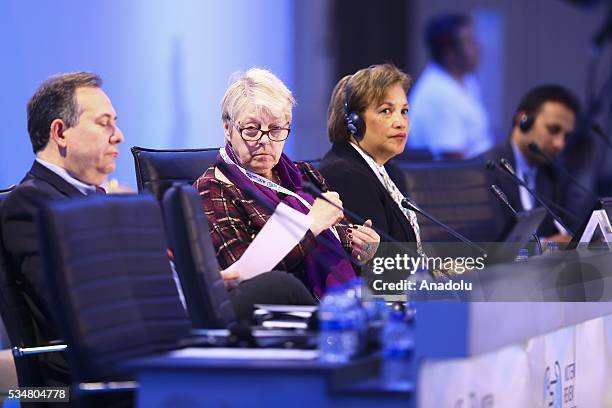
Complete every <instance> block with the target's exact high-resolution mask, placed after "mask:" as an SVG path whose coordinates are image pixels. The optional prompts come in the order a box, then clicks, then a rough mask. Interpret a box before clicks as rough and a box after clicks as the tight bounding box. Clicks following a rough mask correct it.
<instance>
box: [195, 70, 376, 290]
mask: <svg viewBox="0 0 612 408" xmlns="http://www.w3.org/2000/svg"><path fill="white" fill-rule="evenodd" d="M294 104H295V101H294V99H293V96H292V94H291V92H290V91H289V89H287V87H286V86H285V85H284V84H283V82H282V81H281V80H280V79H278V78H277V77H276V76H275V75H274V74H272V73H271V72H269V71H267V70H263V69H258V68H252V69H249V70H248V71H247V72H246V73H244V74H243V75H241V76H239V77H238V78H237V79H236V80H235V82H233V83H232V84H231V85H230V87H229V88H228V90H227V91H226V93H225V96H224V97H223V100H222V102H221V109H222V116H221V119H222V122H223V133H224V141H225V146H224V147H223V148H221V149H220V151H219V156H218V157H217V159H216V163H215V165H214V166H212V167H210V168H209V169H207V170H206V172H205V173H204V174H203V175H202V176H201V177H200V178H199V179H198V180H197V181H196V183H195V186H196V188H197V189H198V191H199V192H200V195H201V197H202V201H203V205H204V209H205V212H206V215H207V217H208V220H209V223H210V226H211V236H212V240H213V244H214V245H215V248H216V250H217V258H218V260H219V263H220V265H221V267H222V268H225V271H227V272H225V271H224V274H225V275H224V276H227V277H228V278H227V279H233V278H235V274H239V271H232V268H231V265H232V264H233V263H234V262H236V261H237V260H238V259H239V258H240V256H241V255H242V254H243V253H244V251H245V250H246V248H247V247H248V246H249V244H250V243H251V242H252V241H253V239H254V238H255V236H256V235H257V234H258V232H259V231H260V230H261V229H262V228H263V226H264V225H265V224H266V222H267V221H268V219H269V218H270V216H271V214H270V211H269V208H271V207H275V206H276V205H278V204H279V203H281V202H282V203H284V204H286V205H288V206H290V207H291V208H293V209H295V210H297V211H300V212H302V213H304V214H307V215H309V216H310V217H312V218H313V220H314V222H313V224H312V226H311V227H310V229H309V230H308V231H307V232H306V234H305V235H304V236H303V237H302V239H301V241H300V242H299V244H298V245H296V246H295V247H294V248H293V249H292V250H291V251H290V253H289V254H288V255H287V256H286V257H285V258H284V259H283V260H282V261H281V262H280V263H279V264H278V265H277V267H276V268H275V269H278V270H282V271H285V272H286V273H289V274H290V275H291V277H297V278H298V279H299V280H300V281H301V282H302V283H304V284H305V285H306V287H307V288H308V289H309V290H310V292H311V293H312V294H314V295H315V296H316V297H320V296H322V295H323V294H324V293H325V290H326V289H327V288H328V287H330V286H333V285H339V284H342V283H344V282H347V281H349V280H350V279H352V278H353V277H355V270H354V269H353V265H352V264H351V262H350V261H349V260H348V259H347V257H346V254H345V253H344V251H348V252H352V254H353V255H354V256H355V257H357V258H358V259H359V260H360V261H362V262H365V261H368V260H369V259H371V257H372V256H373V255H374V252H375V249H376V245H371V244H372V243H376V244H377V243H378V241H379V238H378V235H377V234H376V232H374V231H373V230H372V229H371V228H369V226H368V225H360V226H357V227H352V228H347V226H346V225H339V224H340V223H341V221H342V220H343V211H342V210H341V208H342V201H341V200H340V197H339V196H338V193H336V192H333V191H327V192H326V193H324V195H325V197H326V198H327V199H328V200H330V201H331V202H333V203H335V204H336V206H337V207H340V209H339V208H337V207H336V206H333V205H330V204H329V203H328V202H326V201H324V200H322V199H320V198H317V199H314V198H313V197H312V196H310V195H309V194H307V193H306V192H305V191H304V190H303V189H302V186H303V183H304V181H305V180H307V181H309V182H313V183H314V184H316V185H317V186H318V187H319V188H320V189H322V190H328V189H329V188H328V186H327V184H326V182H325V180H324V179H323V178H322V177H321V175H320V174H319V173H318V172H317V171H316V170H315V169H314V168H313V167H312V166H311V165H309V164H308V163H300V162H293V161H291V160H290V159H289V158H288V157H287V156H286V155H285V154H284V153H283V148H284V145H285V141H286V140H287V138H288V137H289V134H290V133H291V119H292V108H293V106H294ZM223 169H225V170H223ZM249 189H250V190H253V189H254V190H255V191H256V192H257V194H258V195H259V197H260V199H259V200H253V199H251V197H249V196H247V195H246V194H245V191H246V190H249ZM260 201H261V202H260ZM268 274H269V273H266V274H263V275H260V276H265V275H268ZM256 279H257V278H256ZM261 279H262V280H265V279H268V278H261ZM270 279H273V278H270ZM247 282H249V281H247ZM247 282H245V283H243V284H240V285H238V289H240V287H241V286H242V285H245V284H246V283H247ZM263 286H265V285H262V287H261V288H260V289H259V292H264V291H265V288H264V287H263ZM268 295H269V296H272V295H271V294H269V293H268ZM280 295H282V293H281V294H279V296H280Z"/></svg>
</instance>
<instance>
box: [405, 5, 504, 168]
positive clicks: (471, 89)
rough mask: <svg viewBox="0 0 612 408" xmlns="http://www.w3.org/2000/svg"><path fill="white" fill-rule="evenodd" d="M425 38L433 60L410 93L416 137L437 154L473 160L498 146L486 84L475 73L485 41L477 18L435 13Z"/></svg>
mask: <svg viewBox="0 0 612 408" xmlns="http://www.w3.org/2000/svg"><path fill="white" fill-rule="evenodd" d="M425 40H426V43H427V48H428V51H429V54H430V56H431V62H430V63H429V64H428V65H427V66H426V67H425V70H424V71H423V73H422V74H421V76H420V77H419V78H418V80H417V82H416V84H415V86H414V88H413V91H412V92H411V94H410V122H411V131H410V140H409V142H408V143H409V146H410V147H413V148H427V149H429V150H430V151H431V153H432V154H433V156H434V158H436V159H438V160H441V159H468V158H472V157H474V156H476V155H478V154H480V153H482V152H484V151H485V150H487V149H489V148H490V147H491V146H492V145H493V138H492V136H491V133H490V129H489V121H488V118H487V114H486V112H485V109H484V106H483V103H482V98H481V94H480V87H479V85H478V82H477V80H476V77H475V76H474V75H473V73H474V71H475V69H476V67H477V66H478V62H479V59H480V45H479V44H478V42H477V40H476V37H475V35H474V30H473V28H472V24H471V21H470V19H469V18H468V17H466V16H464V15H460V14H444V15H439V16H436V17H434V18H433V19H431V20H430V21H429V23H428V24H427V27H426V32H425Z"/></svg>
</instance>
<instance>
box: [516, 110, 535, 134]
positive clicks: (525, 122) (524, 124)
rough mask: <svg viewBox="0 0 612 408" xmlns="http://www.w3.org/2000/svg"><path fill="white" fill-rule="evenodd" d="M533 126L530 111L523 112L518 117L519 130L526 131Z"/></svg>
mask: <svg viewBox="0 0 612 408" xmlns="http://www.w3.org/2000/svg"><path fill="white" fill-rule="evenodd" d="M532 126H533V115H532V114H531V113H523V114H522V115H521V117H520V118H519V129H521V132H523V133H527V132H529V129H531V127H532Z"/></svg>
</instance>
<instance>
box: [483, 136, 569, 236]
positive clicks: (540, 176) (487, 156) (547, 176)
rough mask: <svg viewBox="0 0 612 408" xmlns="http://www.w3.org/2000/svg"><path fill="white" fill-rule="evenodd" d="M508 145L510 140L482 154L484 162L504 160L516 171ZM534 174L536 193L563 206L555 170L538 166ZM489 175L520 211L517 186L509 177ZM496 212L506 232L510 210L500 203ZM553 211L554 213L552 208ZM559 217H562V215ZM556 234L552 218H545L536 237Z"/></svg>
mask: <svg viewBox="0 0 612 408" xmlns="http://www.w3.org/2000/svg"><path fill="white" fill-rule="evenodd" d="M510 143H511V142H510V140H507V141H505V142H503V143H500V144H498V145H496V146H494V147H493V148H491V149H490V150H488V151H487V152H485V153H483V156H484V160H493V161H495V162H498V161H499V160H500V159H502V158H505V159H507V160H508V161H509V162H510V163H511V164H512V167H514V168H515V169H516V160H515V159H514V152H513V150H512V145H511V144H510ZM536 174H537V175H536V192H537V193H538V194H540V195H541V196H543V197H546V198H548V199H549V200H551V201H553V202H554V203H556V204H559V205H561V206H563V205H564V197H563V180H562V179H561V178H560V176H559V175H558V174H557V172H556V171H555V168H554V167H553V166H550V165H540V166H539V167H538V171H537V173H536ZM489 175H490V177H491V184H493V183H494V184H497V185H498V186H499V187H500V188H501V189H502V191H503V192H504V193H506V195H507V196H508V201H509V202H510V204H511V205H512V207H514V209H516V210H517V211H522V210H523V205H522V204H521V197H520V193H519V188H518V185H517V184H516V183H515V182H514V181H512V180H511V179H510V178H509V177H507V176H505V175H503V174H500V172H498V171H495V170H491V171H490V174H489ZM540 205H541V204H540V203H539V202H538V201H537V200H536V206H540ZM497 211H498V213H499V214H500V217H503V218H504V220H505V222H504V224H505V227H506V228H505V229H506V230H508V229H509V228H510V227H511V226H512V224H513V222H514V216H513V215H512V213H511V212H510V210H509V209H507V208H505V207H504V205H503V204H502V203H500V202H498V209H497ZM553 211H555V210H554V208H553ZM557 213H558V212H557ZM559 215H561V216H562V214H559ZM561 218H562V220H563V222H564V223H565V224H566V225H569V227H570V228H572V227H573V223H570V222H569V221H571V220H568V219H566V218H565V217H563V216H562V217H561ZM557 233H558V230H557V228H556V227H555V226H554V223H553V219H552V217H551V216H547V217H546V218H545V219H544V222H542V225H541V226H540V229H539V230H538V235H540V236H550V235H553V234H557Z"/></svg>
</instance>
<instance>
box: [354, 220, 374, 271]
mask: <svg viewBox="0 0 612 408" xmlns="http://www.w3.org/2000/svg"><path fill="white" fill-rule="evenodd" d="M371 227H372V220H366V222H364V223H363V225H351V228H349V229H348V230H347V232H348V239H349V244H350V246H351V249H352V250H353V251H352V254H353V256H354V257H355V258H357V260H358V261H360V262H363V263H366V262H368V261H369V260H371V259H372V258H373V257H374V254H376V250H377V249H378V245H379V244H380V236H379V235H378V233H377V232H376V231H374V230H373V229H372V228H371Z"/></svg>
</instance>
